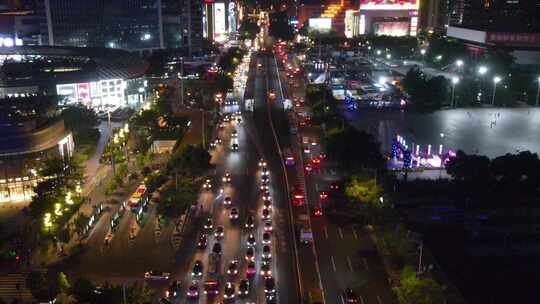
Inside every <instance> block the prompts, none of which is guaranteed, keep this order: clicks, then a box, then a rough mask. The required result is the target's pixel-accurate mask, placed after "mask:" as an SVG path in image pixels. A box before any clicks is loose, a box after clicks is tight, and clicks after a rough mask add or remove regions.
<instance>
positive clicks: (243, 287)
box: [238, 279, 250, 297]
mask: <svg viewBox="0 0 540 304" xmlns="http://www.w3.org/2000/svg"><path fill="white" fill-rule="evenodd" d="M249 285H250V284H249V280H248V279H242V280H240V284H239V285H238V296H240V297H245V296H247V295H249Z"/></svg>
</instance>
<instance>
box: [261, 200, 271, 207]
mask: <svg viewBox="0 0 540 304" xmlns="http://www.w3.org/2000/svg"><path fill="white" fill-rule="evenodd" d="M263 208H264V209H272V202H271V201H270V200H264V201H263Z"/></svg>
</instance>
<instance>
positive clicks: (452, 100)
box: [441, 77, 459, 134]
mask: <svg viewBox="0 0 540 304" xmlns="http://www.w3.org/2000/svg"><path fill="white" fill-rule="evenodd" d="M458 82H459V78H457V77H452V98H451V100H450V105H451V107H452V108H453V107H454V90H455V88H456V84H457V83H458ZM441 134H443V133H441Z"/></svg>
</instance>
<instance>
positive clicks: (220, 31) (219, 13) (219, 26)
mask: <svg viewBox="0 0 540 304" xmlns="http://www.w3.org/2000/svg"><path fill="white" fill-rule="evenodd" d="M225 18H226V14H225V3H214V40H216V41H218V42H221V41H225V39H226V34H227V27H226V25H225V24H226V22H225V21H226V20H225Z"/></svg>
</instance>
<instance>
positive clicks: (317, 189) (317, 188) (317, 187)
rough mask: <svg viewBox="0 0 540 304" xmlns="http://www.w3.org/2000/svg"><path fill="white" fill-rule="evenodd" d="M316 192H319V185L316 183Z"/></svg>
mask: <svg viewBox="0 0 540 304" xmlns="http://www.w3.org/2000/svg"><path fill="white" fill-rule="evenodd" d="M315 191H317V192H319V184H318V183H315Z"/></svg>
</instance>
